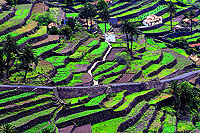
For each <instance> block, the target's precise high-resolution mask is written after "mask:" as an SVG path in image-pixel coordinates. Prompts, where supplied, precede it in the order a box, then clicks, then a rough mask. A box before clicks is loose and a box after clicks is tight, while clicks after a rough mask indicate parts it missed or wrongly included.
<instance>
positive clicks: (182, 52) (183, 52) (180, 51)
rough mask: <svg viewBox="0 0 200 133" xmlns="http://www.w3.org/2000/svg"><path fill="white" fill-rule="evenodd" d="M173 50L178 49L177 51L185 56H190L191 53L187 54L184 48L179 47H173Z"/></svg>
mask: <svg viewBox="0 0 200 133" xmlns="http://www.w3.org/2000/svg"><path fill="white" fill-rule="evenodd" d="M171 50H173V51H176V52H177V53H179V54H181V55H183V56H185V57H189V55H188V54H186V52H185V51H184V50H183V49H180V48H179V49H178V48H173V49H171Z"/></svg>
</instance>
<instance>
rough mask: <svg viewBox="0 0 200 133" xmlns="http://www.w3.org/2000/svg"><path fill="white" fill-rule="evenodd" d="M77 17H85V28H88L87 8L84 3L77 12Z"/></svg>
mask: <svg viewBox="0 0 200 133" xmlns="http://www.w3.org/2000/svg"><path fill="white" fill-rule="evenodd" d="M79 17H80V18H82V19H86V23H87V30H88V18H89V16H88V8H87V4H84V5H83V7H82V8H81V10H80V13H79Z"/></svg>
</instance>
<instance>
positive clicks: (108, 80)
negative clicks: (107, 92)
mask: <svg viewBox="0 0 200 133" xmlns="http://www.w3.org/2000/svg"><path fill="white" fill-rule="evenodd" d="M120 75H122V74H119V75H116V76H113V77H109V78H106V79H105V80H103V81H102V83H103V84H109V83H110V82H111V81H113V80H115V79H116V78H118V77H119V76H120Z"/></svg>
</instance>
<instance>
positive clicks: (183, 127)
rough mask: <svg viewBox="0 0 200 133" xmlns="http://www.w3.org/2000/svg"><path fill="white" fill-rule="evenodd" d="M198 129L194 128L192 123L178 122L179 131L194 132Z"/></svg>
mask: <svg viewBox="0 0 200 133" xmlns="http://www.w3.org/2000/svg"><path fill="white" fill-rule="evenodd" d="M194 130H196V127H194V125H193V123H192V122H190V121H181V120H180V121H178V125H177V131H182V132H183V131H194Z"/></svg>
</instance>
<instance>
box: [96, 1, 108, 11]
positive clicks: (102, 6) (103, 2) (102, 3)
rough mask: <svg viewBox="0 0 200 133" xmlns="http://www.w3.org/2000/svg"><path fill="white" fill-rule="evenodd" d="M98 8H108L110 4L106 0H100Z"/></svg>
mask: <svg viewBox="0 0 200 133" xmlns="http://www.w3.org/2000/svg"><path fill="white" fill-rule="evenodd" d="M97 9H98V10H105V9H108V4H107V3H106V2H105V1H104V0H100V1H98V4H97Z"/></svg>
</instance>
